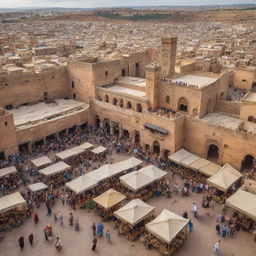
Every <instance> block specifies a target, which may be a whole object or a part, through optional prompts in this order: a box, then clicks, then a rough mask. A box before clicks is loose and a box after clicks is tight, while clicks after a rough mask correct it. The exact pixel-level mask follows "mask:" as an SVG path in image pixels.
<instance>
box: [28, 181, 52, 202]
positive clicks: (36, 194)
mask: <svg viewBox="0 0 256 256" xmlns="http://www.w3.org/2000/svg"><path fill="white" fill-rule="evenodd" d="M47 189H48V186H47V185H45V184H44V183H43V182H37V183H34V184H31V185H29V186H28V190H30V191H31V192H32V195H31V196H32V198H33V200H34V201H37V202H43V201H45V198H46V196H45V194H46V191H47Z"/></svg>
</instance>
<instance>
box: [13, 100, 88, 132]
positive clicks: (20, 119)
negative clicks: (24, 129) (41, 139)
mask: <svg viewBox="0 0 256 256" xmlns="http://www.w3.org/2000/svg"><path fill="white" fill-rule="evenodd" d="M81 107H87V108H88V107H89V105H87V104H85V103H83V102H79V101H76V100H72V99H69V100H64V99H58V100H55V103H44V102H41V103H38V104H34V105H31V106H21V107H19V108H18V109H12V110H10V112H11V113H12V114H13V119H14V125H15V126H16V128H17V127H20V126H24V125H25V126H28V127H29V126H33V125H35V124H36V123H37V122H39V121H41V120H46V121H47V120H50V119H53V118H55V117H58V116H61V115H65V114H66V113H67V112H68V113H70V112H72V111H76V110H78V109H80V108H81Z"/></svg>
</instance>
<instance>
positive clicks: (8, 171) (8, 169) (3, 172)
mask: <svg viewBox="0 0 256 256" xmlns="http://www.w3.org/2000/svg"><path fill="white" fill-rule="evenodd" d="M15 172H17V169H16V167H15V166H10V167H6V168H2V169H0V178H3V177H5V176H7V175H9V174H11V173H15Z"/></svg>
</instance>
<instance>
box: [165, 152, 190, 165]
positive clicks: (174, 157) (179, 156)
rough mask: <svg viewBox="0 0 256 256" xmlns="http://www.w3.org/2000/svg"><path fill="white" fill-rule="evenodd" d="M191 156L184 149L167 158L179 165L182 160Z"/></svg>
mask: <svg viewBox="0 0 256 256" xmlns="http://www.w3.org/2000/svg"><path fill="white" fill-rule="evenodd" d="M190 155H191V153H190V152H188V151H187V150H185V149H184V148H182V149H180V150H178V151H176V152H175V153H173V154H172V155H170V156H168V158H169V159H170V160H171V161H173V162H175V163H177V164H179V163H180V162H181V161H182V160H184V159H186V158H187V157H189V156H190Z"/></svg>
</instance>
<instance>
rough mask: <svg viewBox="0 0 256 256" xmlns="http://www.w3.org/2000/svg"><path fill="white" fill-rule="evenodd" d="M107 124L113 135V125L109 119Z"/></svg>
mask: <svg viewBox="0 0 256 256" xmlns="http://www.w3.org/2000/svg"><path fill="white" fill-rule="evenodd" d="M109 126H110V134H111V135H114V126H113V123H112V122H111V121H109Z"/></svg>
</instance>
